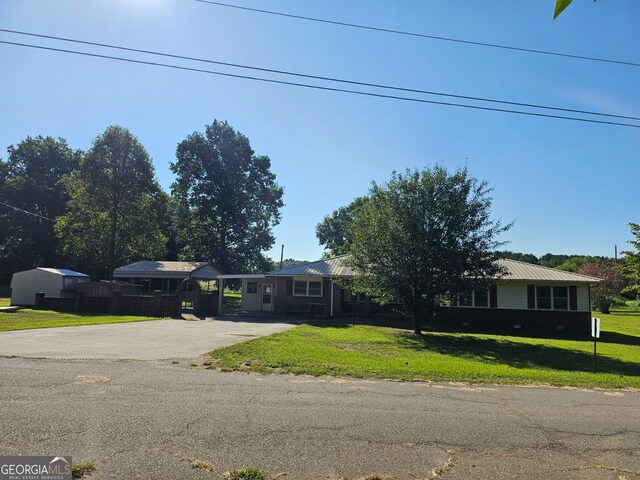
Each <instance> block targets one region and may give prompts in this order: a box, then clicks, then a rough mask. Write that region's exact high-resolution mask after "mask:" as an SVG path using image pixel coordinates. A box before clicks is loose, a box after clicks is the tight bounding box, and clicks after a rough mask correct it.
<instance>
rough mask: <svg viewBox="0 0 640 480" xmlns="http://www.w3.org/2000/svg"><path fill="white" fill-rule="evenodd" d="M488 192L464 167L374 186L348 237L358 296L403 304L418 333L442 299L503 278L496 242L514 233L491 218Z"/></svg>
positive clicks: (413, 173) (396, 178)
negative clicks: (430, 309) (499, 276)
mask: <svg viewBox="0 0 640 480" xmlns="http://www.w3.org/2000/svg"><path fill="white" fill-rule="evenodd" d="M489 193H490V189H489V188H488V186H487V184H486V182H479V181H477V180H475V179H474V178H472V177H471V176H470V175H469V173H468V171H467V169H466V168H463V169H459V170H457V171H455V172H453V173H449V172H448V171H447V170H446V169H445V168H444V167H440V166H436V167H434V168H432V169H424V170H422V171H407V172H406V173H405V174H399V173H396V172H394V173H393V175H392V177H391V180H389V182H387V183H385V184H383V185H377V184H375V183H374V184H373V187H372V188H371V190H370V192H369V195H368V197H369V200H368V201H367V202H366V203H365V204H364V205H363V206H362V207H361V208H360V209H359V210H358V213H357V215H356V217H355V220H354V222H353V225H352V227H351V232H350V233H351V237H352V243H351V247H350V249H349V257H348V260H347V262H348V264H349V265H351V266H352V267H353V268H354V270H355V277H354V289H355V290H356V291H359V292H362V293H365V294H367V295H369V296H371V297H372V298H373V299H374V300H375V301H378V302H380V303H386V302H389V301H391V300H392V299H398V300H401V301H402V303H403V308H404V314H405V315H406V316H407V317H409V318H411V319H412V321H413V327H414V331H415V333H416V334H420V333H421V322H422V319H423V316H424V314H425V313H426V310H427V306H428V305H430V304H431V302H434V301H435V299H436V298H437V297H438V296H441V295H447V294H456V293H459V292H461V291H463V290H464V289H466V288H469V287H473V286H474V285H483V286H484V287H485V288H486V285H487V283H488V282H490V279H491V278H493V277H495V276H496V275H497V274H499V273H500V269H499V267H498V266H497V265H496V263H495V259H496V255H495V253H493V252H495V250H496V248H497V247H498V246H500V245H502V243H501V242H499V241H498V240H497V238H498V236H499V235H500V234H501V233H502V232H504V231H506V230H507V229H508V228H510V226H511V225H507V226H502V225H501V223H500V222H499V221H495V220H492V219H491V216H490V214H491V212H490V209H491V200H492V199H491V197H490V196H489Z"/></svg>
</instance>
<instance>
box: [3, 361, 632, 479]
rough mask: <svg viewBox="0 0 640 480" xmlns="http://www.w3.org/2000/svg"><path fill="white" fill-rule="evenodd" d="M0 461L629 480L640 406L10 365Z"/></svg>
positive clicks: (519, 394) (544, 395)
mask: <svg viewBox="0 0 640 480" xmlns="http://www.w3.org/2000/svg"><path fill="white" fill-rule="evenodd" d="M0 452H1V453H2V454H4V455H7V454H22V455H37V454H42V455H53V454H55V455H63V454H64V455H71V456H72V457H73V460H74V462H78V461H83V460H96V461H97V462H99V468H98V470H97V471H96V472H95V473H94V475H93V476H92V477H91V478H92V479H104V478H115V479H124V478H126V479H155V480H158V479H191V478H195V479H197V478H203V479H204V478H209V479H211V478H222V474H223V473H224V472H225V471H227V470H229V469H232V468H237V467H242V466H256V467H260V468H262V469H264V470H266V471H268V472H269V473H270V474H271V475H272V477H271V478H274V477H276V476H277V478H281V479H292V478H296V479H310V478H323V479H325V478H326V479H339V478H348V479H353V478H358V477H361V476H365V475H368V474H374V473H377V474H385V475H389V476H392V477H393V478H398V479H418V478H419V479H425V478H434V477H435V476H437V477H439V478H444V479H471V478H472V479H485V478H486V479H498V478H526V479H538V478H539V479H556V478H561V479H565V478H568V479H587V480H588V479H612V480H625V479H630V480H633V479H637V478H640V392H628V391H627V392H618V391H605V390H582V389H559V388H532V387H504V386H500V387H499V386H468V385H457V384H426V383H400V382H386V381H357V380H346V379H336V378H312V377H296V376H290V375H285V376H257V375H247V374H241V373H222V372H218V371H215V370H207V369H205V367H203V366H198V367H191V366H190V364H189V363H187V362H181V363H179V364H177V365H176V364H172V363H171V362H169V361H153V362H150V361H146V362H134V361H106V360H90V361H69V360H67V361H63V360H36V359H24V358H0ZM197 461H200V462H202V463H197ZM194 465H199V466H200V467H206V468H194Z"/></svg>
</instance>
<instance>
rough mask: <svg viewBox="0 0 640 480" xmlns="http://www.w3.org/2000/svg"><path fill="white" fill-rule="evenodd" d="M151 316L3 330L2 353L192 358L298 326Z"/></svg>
mask: <svg viewBox="0 0 640 480" xmlns="http://www.w3.org/2000/svg"><path fill="white" fill-rule="evenodd" d="M186 317H187V318H188V319H179V320H175V319H172V320H153V321H148V322H134V323H111V324H106V325H82V326H77V327H57V328H38V329H33V330H18V331H13V332H0V355H7V356H9V355H17V356H19V357H31V358H66V359H85V358H102V359H111V360H122V359H128V360H158V359H176V358H177V359H192V358H195V357H199V356H200V355H202V354H204V353H206V352H208V351H210V350H214V349H216V348H221V347H226V346H227V345H233V344H234V343H238V342H244V341H245V340H251V339H252V338H258V337H262V336H265V335H271V334H272V333H277V332H282V331H284V330H287V329H289V328H292V327H293V326H294V325H295V322H293V321H290V320H288V319H279V318H271V319H267V320H260V319H255V318H252V319H250V320H249V319H243V318H237V319H233V318H227V319H215V320H213V319H207V320H199V319H197V318H196V317H194V316H192V315H190V316H186Z"/></svg>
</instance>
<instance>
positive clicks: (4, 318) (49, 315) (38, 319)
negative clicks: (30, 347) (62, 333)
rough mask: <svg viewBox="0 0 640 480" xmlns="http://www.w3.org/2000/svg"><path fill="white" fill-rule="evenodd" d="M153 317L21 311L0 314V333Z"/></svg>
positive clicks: (131, 320)
mask: <svg viewBox="0 0 640 480" xmlns="http://www.w3.org/2000/svg"><path fill="white" fill-rule="evenodd" d="M149 320H159V319H158V318H155V317H134V316H124V315H122V316H117V315H98V314H95V315H93V314H76V313H60V312H51V311H48V310H30V309H23V310H19V311H17V312H15V313H0V332H3V331H8V330H27V329H30V328H50V327H72V326H75V325H99V324H103V323H126V322H146V321H149Z"/></svg>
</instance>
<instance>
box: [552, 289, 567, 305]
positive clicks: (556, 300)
mask: <svg viewBox="0 0 640 480" xmlns="http://www.w3.org/2000/svg"><path fill="white" fill-rule="evenodd" d="M568 308H569V295H568V293H567V287H553V309H554V310H568Z"/></svg>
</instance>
